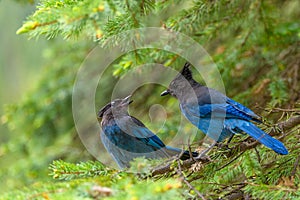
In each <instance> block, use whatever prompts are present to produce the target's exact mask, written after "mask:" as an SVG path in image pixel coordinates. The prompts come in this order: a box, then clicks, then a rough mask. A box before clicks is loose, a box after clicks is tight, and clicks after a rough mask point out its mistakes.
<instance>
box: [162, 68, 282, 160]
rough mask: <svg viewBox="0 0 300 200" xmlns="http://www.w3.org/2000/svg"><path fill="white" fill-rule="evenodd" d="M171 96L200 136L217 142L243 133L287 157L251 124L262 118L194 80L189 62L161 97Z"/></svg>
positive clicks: (274, 141)
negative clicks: (176, 100) (177, 101)
mask: <svg viewBox="0 0 300 200" xmlns="http://www.w3.org/2000/svg"><path fill="white" fill-rule="evenodd" d="M168 94H170V95H172V96H174V97H175V98H177V99H178V100H179V102H180V109H181V112H182V113H183V115H184V116H185V117H186V118H187V119H188V120H189V121H190V122H191V123H192V124H193V125H195V126H196V127H198V129H200V130H201V131H202V132H203V133H205V134H206V135H208V136H210V137H211V138H212V139H213V140H215V141H216V142H221V141H223V140H225V139H226V138H231V137H232V136H233V135H234V134H236V133H242V132H245V133H247V134H248V135H250V136H251V137H252V138H254V139H255V140H257V141H259V142H260V143H262V144H263V145H265V146H266V147H268V148H271V149H272V150H273V151H275V152H276V153H278V154H282V155H286V154H288V150H287V149H286V148H285V146H284V145H283V144H282V143H281V142H280V141H278V140H276V139H275V138H273V137H271V136H270V135H268V134H267V133H265V132H264V131H262V130H261V129H260V128H258V127H257V126H255V125H254V124H253V123H252V122H257V123H261V118H260V117H259V116H257V115H256V114H255V113H254V112H253V111H251V110H250V109H249V108H247V107H245V106H244V105H242V104H240V103H238V102H236V101H234V100H232V99H230V98H228V97H227V96H225V95H224V94H222V93H220V92H218V91H216V90H214V89H211V88H208V87H206V86H204V85H201V84H200V83H198V82H196V81H195V80H194V79H193V76H192V72H191V70H190V63H185V65H184V67H183V69H182V71H181V72H180V73H179V74H178V75H177V76H176V77H175V78H174V79H173V80H172V81H171V83H170V85H169V87H168V89H167V90H166V91H164V92H162V93H161V96H165V95H168Z"/></svg>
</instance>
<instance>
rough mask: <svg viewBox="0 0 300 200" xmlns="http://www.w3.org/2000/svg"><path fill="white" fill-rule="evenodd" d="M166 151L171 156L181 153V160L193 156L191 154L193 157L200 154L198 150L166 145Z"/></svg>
mask: <svg viewBox="0 0 300 200" xmlns="http://www.w3.org/2000/svg"><path fill="white" fill-rule="evenodd" d="M166 151H167V153H168V154H169V155H170V156H176V155H181V156H180V160H187V159H189V158H191V155H192V156H193V157H197V156H198V155H199V154H198V153H197V152H189V151H185V150H182V149H178V148H175V147H170V146H166Z"/></svg>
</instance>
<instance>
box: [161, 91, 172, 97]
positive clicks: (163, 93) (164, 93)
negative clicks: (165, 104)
mask: <svg viewBox="0 0 300 200" xmlns="http://www.w3.org/2000/svg"><path fill="white" fill-rule="evenodd" d="M168 94H170V92H169V90H165V91H163V92H162V93H161V94H160V96H166V95H168Z"/></svg>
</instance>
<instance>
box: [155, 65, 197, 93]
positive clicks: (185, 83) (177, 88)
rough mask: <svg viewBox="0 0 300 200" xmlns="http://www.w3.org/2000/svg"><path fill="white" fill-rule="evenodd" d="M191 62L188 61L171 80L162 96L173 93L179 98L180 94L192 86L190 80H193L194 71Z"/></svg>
mask: <svg viewBox="0 0 300 200" xmlns="http://www.w3.org/2000/svg"><path fill="white" fill-rule="evenodd" d="M190 66H191V64H190V63H189V62H186V63H185V64H184V66H183V68H182V70H181V71H180V73H178V74H177V76H176V77H175V78H174V79H173V80H172V81H171V83H170V85H169V88H168V89H167V90H165V91H163V92H162V93H161V94H160V96H165V95H168V94H170V95H172V96H174V97H177V98H178V95H180V93H181V92H182V91H184V90H186V88H188V87H190V82H191V81H193V80H194V79H193V76H192V71H191V70H190Z"/></svg>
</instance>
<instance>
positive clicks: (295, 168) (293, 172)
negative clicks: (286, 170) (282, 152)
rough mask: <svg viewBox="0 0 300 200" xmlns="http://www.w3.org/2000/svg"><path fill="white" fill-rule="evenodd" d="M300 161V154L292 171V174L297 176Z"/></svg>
mask: <svg viewBox="0 0 300 200" xmlns="http://www.w3.org/2000/svg"><path fill="white" fill-rule="evenodd" d="M299 161H300V156H298V157H297V159H296V161H295V164H294V168H293V171H292V173H291V176H295V174H296V171H297V167H298V165H299Z"/></svg>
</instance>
